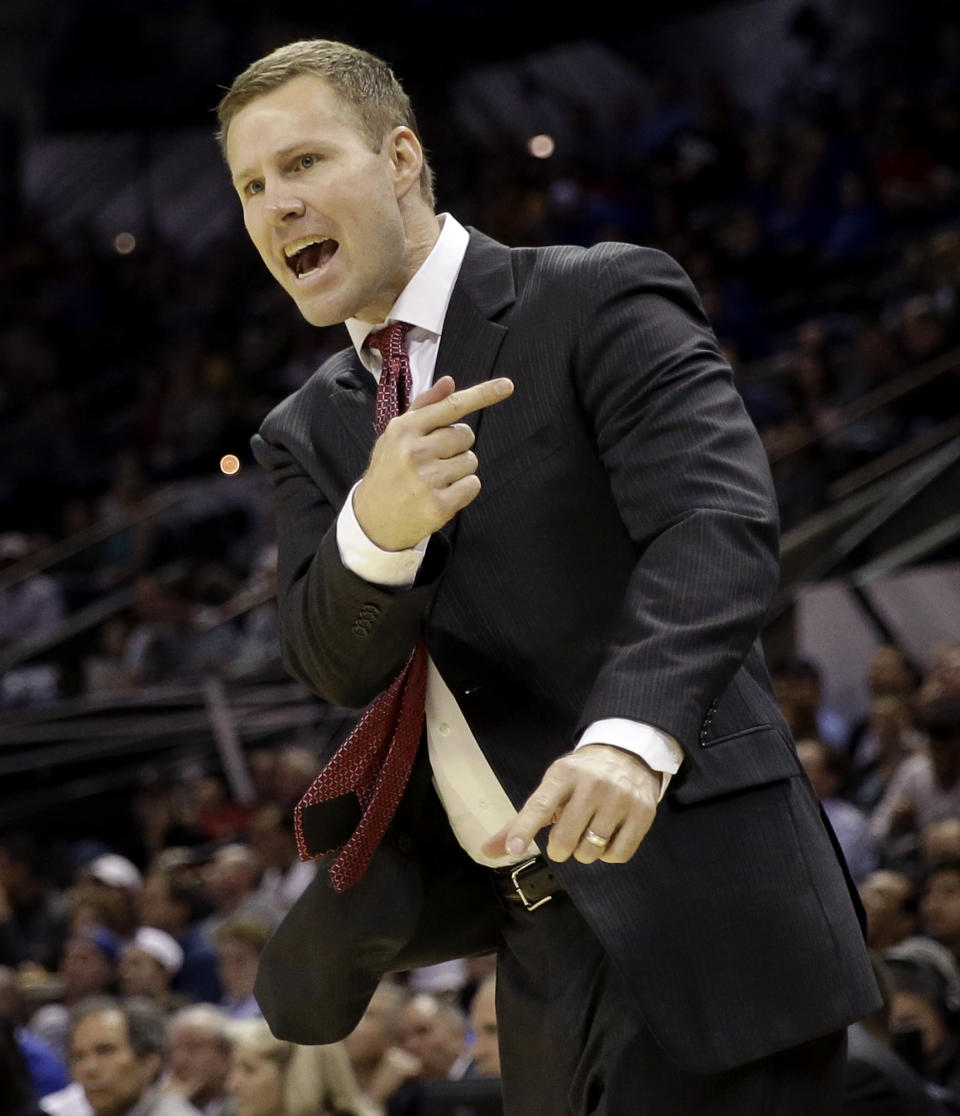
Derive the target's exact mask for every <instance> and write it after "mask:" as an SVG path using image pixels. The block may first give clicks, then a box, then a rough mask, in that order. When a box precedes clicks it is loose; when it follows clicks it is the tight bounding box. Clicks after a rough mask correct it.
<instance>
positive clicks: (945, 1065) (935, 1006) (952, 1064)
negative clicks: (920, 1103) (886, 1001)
mask: <svg viewBox="0 0 960 1116" xmlns="http://www.w3.org/2000/svg"><path fill="white" fill-rule="evenodd" d="M883 960H884V963H885V964H886V966H887V969H888V971H889V973H890V983H891V986H892V992H891V997H890V1027H891V1030H892V1032H893V1034H894V1036H895V1038H896V1036H897V1035H899V1036H900V1040H899V1041H900V1042H901V1043H902V1044H903V1045H904V1047H907V1045H908V1044H907V1041H906V1039H905V1036H906V1035H908V1034H909V1033H911V1032H913V1033H914V1034H916V1033H917V1032H919V1037H920V1043H921V1048H922V1056H921V1061H920V1065H919V1067H918V1068H919V1070H920V1073H921V1074H922V1075H923V1077H924V1078H926V1080H927V1081H930V1082H932V1083H933V1084H935V1085H939V1086H942V1087H943V1088H944V1089H946V1090H948V1092H949V1093H950V1094H951V1095H952V1097H953V1098H954V1100H957V1101H960V1030H958V1018H960V974H958V971H957V966H956V962H955V960H954V958H953V957H952V956H951V954H950V953H949V952H948V951H947V950H946V949H944V948H943V947H942V946H938V945H937V943H936V942H930V941H928V940H927V939H925V938H911V939H909V940H908V941H906V942H901V943H900V944H899V945H897V946H893V947H892V948H890V949H888V950H885V951H884V953H883Z"/></svg>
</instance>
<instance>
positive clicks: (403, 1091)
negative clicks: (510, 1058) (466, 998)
mask: <svg viewBox="0 0 960 1116" xmlns="http://www.w3.org/2000/svg"><path fill="white" fill-rule="evenodd" d="M466 1036H467V1020H466V1016H465V1015H464V1013H463V1012H462V1011H461V1010H460V1008H459V1007H457V1005H456V1004H454V1003H451V1002H450V1001H449V1000H444V999H441V998H440V997H438V996H430V995H428V994H426V993H420V994H419V995H416V996H414V997H413V998H412V999H411V1000H410V1001H409V1002H408V1003H407V1004H406V1005H405V1006H404V1008H403V1010H402V1011H401V1012H400V1015H399V1016H398V1018H397V1038H398V1040H399V1043H400V1046H401V1047H402V1048H403V1049H404V1050H405V1051H406V1052H407V1053H408V1054H410V1055H412V1056H413V1058H415V1059H416V1062H417V1065H418V1070H417V1074H416V1076H415V1077H414V1076H412V1077H410V1078H408V1080H407V1081H405V1082H404V1083H403V1085H401V1086H400V1088H399V1089H398V1090H397V1091H396V1093H394V1095H393V1097H392V1098H391V1100H390V1102H389V1104H388V1105H387V1113H388V1114H389V1116H419V1113H420V1109H421V1105H422V1098H423V1082H424V1081H459V1080H461V1079H462V1078H464V1077H466V1076H476V1070H475V1069H474V1067H473V1064H472V1061H471V1057H470V1053H469V1051H468V1050H467V1047H466Z"/></svg>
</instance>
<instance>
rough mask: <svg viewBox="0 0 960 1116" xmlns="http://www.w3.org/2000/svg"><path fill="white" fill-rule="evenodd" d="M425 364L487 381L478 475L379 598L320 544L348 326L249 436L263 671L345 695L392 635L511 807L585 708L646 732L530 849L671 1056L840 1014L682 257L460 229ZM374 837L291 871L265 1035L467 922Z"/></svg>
mask: <svg viewBox="0 0 960 1116" xmlns="http://www.w3.org/2000/svg"><path fill="white" fill-rule="evenodd" d="M444 373H448V374H450V375H452V376H453V377H454V379H455V380H456V382H457V385H458V386H461V387H463V386H467V385H468V384H472V383H476V382H478V381H480V380H484V379H487V378H490V377H491V376H494V375H502V376H509V377H510V378H511V379H513V380H514V382H515V384H516V391H515V394H514V396H513V397H512V398H511V399H510V400H508V401H507V402H505V403H502V404H500V405H498V406H497V407H494V408H492V409H490V410H489V411H487V412H483V413H481V414H479V415H476V416H473V418H472V419H471V420H470V421H471V422H472V424H473V425H474V427H475V429H476V432H477V440H476V445H475V449H476V453H477V455H478V458H479V460H480V476H481V479H482V482H483V489H482V492H481V494H480V495H479V497H478V498H477V500H476V501H475V502H474V503H473V504H471V505H470V507H469V508H467V509H466V510H465V511H464V512H462V513H461V514H460V515H459V516H458V517H457V519H456V520H455V521H454V522H453V523H452V524H450V525H448V527H447V528H446V529H445V530H444V531H443V532H441V533H439V534H438V535H437V536H435V537H434V538H433V539H432V540H431V543H430V546H429V548H428V551H427V555H426V558H425V561H424V564H423V567H422V569H421V572H420V576H419V578H418V580H417V583H416V584H415V586H414V587H413V588H412V589H410V590H406V591H393V590H390V589H384V588H382V587H378V586H375V585H371V584H369V583H367V582H365V581H363V580H361V579H360V578H358V577H356V576H355V575H353V574H351V573H350V572H348V571H347V570H345V569H344V568H343V566H342V564H341V562H340V560H339V556H338V552H337V547H336V539H335V521H336V516H337V513H338V511H339V509H340V507H341V505H342V503H343V500H344V498H345V497H346V495H347V492H348V490H349V488H350V487H351V485H352V484H353V483H354V482H355V481H356V479H357V478H358V477H359V476H360V474H361V473H362V471H363V469H364V468H365V465H366V462H367V459H368V456H369V453H370V450H371V447H372V444H373V437H374V435H373V420H372V414H373V400H374V386H373V381H372V378H371V377H370V376H369V375H368V374H367V373H366V372H365V371H364V370H363V369H362V367H361V366H360V365H359V363H358V361H357V360H356V357H355V354H354V353H353V352H352V350H348V351H345V352H343V353H340V354H338V355H337V356H335V357H333V358H331V359H330V360H329V361H327V363H326V364H325V365H324V366H323V367H322V368H321V369H320V370H319V371H318V372H317V373H316V375H315V376H314V377H313V378H312V379H311V380H310V381H309V382H308V383H307V384H306V385H305V386H304V387H303V388H302V389H301V390H300V391H298V392H297V393H296V394H295V395H293V396H292V397H290V398H289V399H287V400H286V401H285V402H284V403H282V404H281V405H280V406H279V407H278V408H276V410H274V411H273V412H272V413H271V414H270V415H269V416H268V418H267V419H266V421H265V422H264V424H263V427H262V429H261V432H260V435H259V436H258V437H257V438H255V439H254V449H255V452H256V455H257V457H258V459H259V460H260V461H261V463H262V464H263V465H265V466H266V467H267V468H268V469H270V470H271V472H272V474H273V478H274V480H275V482H276V495H277V506H278V527H279V533H280V571H279V577H280V587H279V592H280V601H281V610H282V637H281V639H282V646H283V651H284V655H285V661H286V663H287V666H288V668H289V669H290V671H291V672H292V673H293V674H294V675H296V676H297V677H298V678H301V679H302V680H303V681H304V682H306V683H307V684H308V685H309V686H310V687H312V688H313V689H314V690H315V691H316V692H317V693H319V694H321V695H322V696H323V697H325V698H327V699H328V700H330V701H333V702H335V703H337V704H341V705H346V706H351V707H358V708H359V707H362V706H364V705H366V704H367V703H369V702H370V701H371V700H372V699H373V698H374V696H375V695H376V694H377V692H378V691H379V690H380V689H381V688H382V687H383V686H384V685H386V683H387V682H388V681H389V680H390V679H391V678H392V677H393V676H394V675H395V673H396V672H397V671H398V670H399V668H400V666H401V665H402V663H403V661H404V660H405V659H406V657H407V655H408V653H409V651H410V648H411V647H412V645H413V643H414V641H415V640H416V638H417V636H418V634H419V632H420V631H421V630H423V631H424V632H425V635H426V638H427V641H428V644H429V647H430V650H431V654H432V655H433V657H434V660H435V661H436V663H437V666H438V667H439V669H440V671H441V673H442V674H443V675H444V677H445V679H446V680H447V682H448V684H449V685H450V686H451V689H452V690H453V692H454V693H455V695H456V696H457V698H458V700H459V701H460V703H461V706H462V708H463V710H464V713H465V715H466V717H467V720H468V721H469V723H470V724H471V727H472V728H473V730H474V732H475V734H476V736H477V739H478V741H479V743H480V745H481V747H482V749H483V751H484V754H485V755H486V757H487V759H488V761H489V762H490V764H491V765H492V767H493V769H494V771H495V772H496V774H497V775H498V777H499V778H500V780H501V782H502V783H503V785H504V787H505V788H506V790H507V792H508V793H509V795H510V797H511V798H512V800H513V801H514V803H516V804H518V805H519V804H520V803H521V802H523V801H524V799H525V798H526V796H527V795H528V794H529V793H530V791H531V790H532V789H533V787H534V786H535V785H536V783H537V782H538V781H539V779H540V777H541V776H542V774H543V771H544V770H545V768H546V767H547V765H548V764H549V763H550V761H551V760H553V759H554V758H555V757H556V756H558V755H560V754H561V753H562V752H564V751H566V750H568V749H569V748H570V746H571V743H572V741H573V740H574V739H575V736H576V733H577V731H578V729H579V728H581V727H583V726H584V725H586V724H588V723H590V722H591V721H594V720H596V719H599V718H603V717H627V718H632V719H634V720H637V721H642V722H645V723H648V724H652V725H656V726H658V727H660V728H662V729H664V730H665V731H667V732H668V733H670V734H672V735H673V736H674V737H675V738H676V739H677V740H678V741H679V742H680V744H681V746H682V747H683V750H684V753H685V757H686V758H685V761H684V764H683V767H682V770H681V772H680V774H679V775H678V776H677V777H676V778H675V779H674V781H673V783H672V785H671V788H670V790H669V792H668V794H667V796H666V798H665V799H664V801H663V803H662V804H661V806H660V808H659V810H658V814H657V818H656V821H655V822H654V825H653V827H652V829H651V831H650V833H649V835H648V836H647V838H646V840H645V841H644V843H643V845H642V846H641V849H640V851H639V852H638V853H637V855H636V856H635V857H634V858H633V859H632V860H631V861H630V862H629V863H628V864H625V865H603V864H594V865H591V866H583V865H580V864H577V863H576V862H572V861H571V862H568V863H566V864H561V865H558V866H557V872H558V874H559V875H560V876H561V878H562V879H563V881H564V883H565V884H566V886H567V888H568V890H569V892H570V893H571V896H572V897H573V899H574V901H575V903H576V904H577V906H578V908H579V910H580V911H581V913H582V914H583V915H584V916H585V918H586V919H587V920H588V922H589V923H590V924H591V925H592V926H593V928H594V930H595V932H596V933H597V935H598V936H599V938H600V939H601V941H602V942H603V943H604V944H605V946H606V948H607V949H608V951H609V952H610V954H611V955H612V957H613V958H614V959H615V961H616V963H617V964H618V965H619V967H620V968H621V970H622V972H623V975H624V978H625V980H626V981H627V982H628V984H629V986H630V987H631V989H632V990H633V992H634V995H635V997H636V1000H637V1003H638V1006H639V1009H640V1011H641V1012H642V1014H643V1016H644V1018H645V1019H646V1020H647V1021H648V1023H649V1025H650V1026H651V1028H652V1029H653V1031H654V1033H655V1034H656V1036H657V1037H658V1039H659V1040H660V1042H661V1043H662V1045H663V1046H664V1047H665V1048H666V1049H668V1050H669V1051H670V1052H671V1053H672V1054H673V1055H674V1056H675V1057H677V1058H678V1059H679V1060H680V1061H681V1062H684V1063H686V1064H687V1065H689V1066H692V1067H694V1068H698V1069H700V1070H710V1071H713V1070H718V1069H721V1068H724V1067H727V1066H731V1065H735V1064H739V1063H742V1062H745V1061H748V1060H751V1059H753V1058H756V1057H759V1056H761V1055H763V1054H765V1053H768V1052H770V1051H773V1050H777V1049H780V1048H783V1047H787V1046H790V1045H794V1044H796V1043H798V1042H801V1041H803V1040H805V1039H808V1038H811V1037H814V1036H816V1035H821V1034H825V1033H827V1032H829V1031H831V1030H835V1029H837V1028H839V1027H841V1026H843V1025H844V1024H846V1023H848V1022H850V1021H851V1020H853V1019H855V1018H857V1017H858V1016H860V1015H861V1014H863V1013H864V1012H865V1011H867V1010H869V1009H871V1008H872V1007H873V1006H874V1003H875V996H876V993H875V987H874V984H873V979H872V976H871V973H870V969H869V966H868V963H867V959H866V955H865V951H864V947H863V942H862V936H861V932H860V929H859V926H858V923H857V918H856V914H855V912H854V906H853V903H852V902H851V898H850V889H849V887H848V881H847V879H846V878H845V875H844V873H843V871H842V869H841V867H840V865H839V863H838V860H837V856H836V854H835V852H834V846H833V844H832V843H831V840H830V838H829V836H828V834H827V832H826V830H825V829H824V828H823V825H822V824H821V821H820V816H819V811H818V808H817V806H816V803H815V800H814V798H813V796H812V793H811V792H810V790H809V787H808V785H807V784H806V781H805V779H804V778H803V776H802V774H801V771H800V768H799V765H798V762H797V759H796V755H795V752H794V749H793V746H792V744H791V742H790V740H789V734H788V731H787V728H786V726H785V724H784V723H783V721H782V718H781V717H780V714H779V711H778V709H777V707H776V704H775V702H774V700H773V698H772V695H771V690H770V686H769V680H768V678H767V675H766V671H765V668H764V666H763V663H762V658H761V654H760V651H759V648H758V644H757V642H756V640H757V634H758V632H759V629H760V625H761V622H762V619H763V616H764V612H765V610H766V607H767V604H768V602H769V599H770V596H771V594H772V592H773V590H774V588H775V585H776V582H777V576H778V571H777V558H776V551H777V524H776V513H775V503H774V499H773V495H772V490H771V484H770V478H769V472H768V469H767V464H766V460H765V457H764V454H763V451H762V448H761V446H760V443H759V440H758V438H757V436H756V432H755V431H754V429H753V427H752V425H751V424H750V422H749V420H748V418H747V416H746V415H745V413H744V410H743V407H742V404H741V401H740V399H739V396H738V395H737V393H736V391H735V390H734V388H733V386H732V382H731V375H730V371H729V368H728V367H727V365H726V363H725V361H724V360H723V358H722V356H721V355H720V354H719V352H718V348H717V343H716V340H715V338H714V336H713V334H712V332H711V330H710V328H709V326H708V324H707V322H706V320H705V318H704V315H703V311H702V308H701V306H700V304H699V301H698V299H697V296H696V294H695V292H694V290H693V288H692V286H691V284H690V282H689V280H688V279H687V278H686V276H685V275H684V274H683V272H682V271H681V270H680V268H678V267H677V265H676V264H675V263H673V262H672V261H671V260H670V259H669V258H668V257H666V256H664V255H662V254H661V253H658V252H654V251H650V250H645V249H641V248H635V247H628V246H625V245H616V244H604V245H600V246H598V247H596V248H592V249H590V250H583V249H579V248H569V247H568V248H547V249H519V250H509V249H507V248H505V247H503V246H502V245H499V244H496V243H495V242H493V241H491V240H489V239H487V238H486V237H483V236H481V235H480V234H477V233H476V232H474V233H472V234H471V240H470V246H469V249H468V251H467V256H466V258H465V261H464V264H463V268H462V270H461V273H460V277H459V279H458V281H457V285H456V288H455V290H454V293H453V297H452V300H451V303H450V307H449V310H448V313H447V318H446V322H445V325H444V331H443V336H442V340H441V344H440V349H439V354H438V359H437V375H441V374H444ZM415 782H416V781H415ZM411 793H414V792H411ZM422 817H423V811H422V810H421V811H419V812H418V819H419V820H420V821H421V825H422ZM326 824H327V821H325V820H324V819H322V818H321V819H320V820H319V822H318V827H319V828H320V829H323V827H324V825H326ZM329 824H330V826H332V827H333V828H335V827H336V825H337V824H338V819H337V818H336V817H335V816H334V814H331V815H330V818H329ZM401 828H402V826H401ZM331 831H332V830H331ZM393 837H394V838H396V839H394V840H391V842H388V843H387V845H386V846H385V848H384V849H383V851H382V853H381V854H378V859H377V860H376V861H375V863H374V865H373V867H372V869H371V871H370V873H368V876H367V877H366V879H365V880H364V881H363V882H362V883H361V884H359V885H357V887H355V888H354V889H352V890H351V891H348V892H346V893H345V894H344V895H343V896H341V897H335V896H334V895H333V893H332V891H331V890H330V889H329V887H328V886H327V885H326V882H325V880H324V879H323V878H320V879H319V880H318V882H317V883H316V884H315V886H314V887H313V888H311V889H310V890H309V891H308V893H307V895H306V896H305V899H304V900H303V902H302V904H301V906H300V908H299V909H295V911H294V912H293V913H292V915H291V916H290V918H289V919H288V921H287V923H286V924H285V925H284V927H283V928H282V929H281V931H280V932H279V933H278V935H277V936H276V938H275V939H274V942H273V943H272V944H271V946H269V947H268V950H267V953H266V955H265V958H264V961H263V962H262V965H261V975H260V980H259V983H258V996H259V998H260V1000H261V1004H262V1006H263V1007H264V1010H265V1013H266V1014H267V1017H268V1019H269V1020H270V1021H271V1024H272V1025H273V1026H274V1028H275V1030H277V1031H278V1032H279V1033H282V1034H284V1035H285V1036H286V1037H289V1038H292V1039H294V1040H295V1041H299V1042H325V1041H331V1040H332V1039H334V1038H337V1037H340V1035H342V1034H343V1033H346V1032H347V1031H349V1029H350V1028H351V1027H352V1025H353V1023H354V1022H355V1020H356V1018H357V1017H358V1016H359V1014H360V1012H361V1011H362V1010H363V1005H364V1003H365V1001H366V998H367V996H369V993H370V990H371V987H372V983H373V981H374V979H375V976H373V975H371V974H375V973H377V972H378V971H383V970H384V969H389V968H391V967H404V966H405V965H407V964H410V963H412V962H413V961H423V960H427V959H437V958H439V957H440V956H443V955H447V956H455V955H459V954H461V953H463V952H465V951H466V950H468V949H471V948H475V949H480V948H483V947H484V945H485V944H488V943H489V938H488V937H486V935H487V934H488V932H489V931H490V929H491V928H492V925H493V924H492V923H491V921H490V920H489V919H488V918H487V917H486V913H487V912H488V911H490V910H492V909H493V908H491V907H490V905H489V903H488V902H487V898H486V893H485V892H480V891H476V892H472V891H470V884H469V882H468V881H469V878H470V869H469V868H467V869H464V873H463V875H462V876H458V877H457V879H458V883H457V884H456V885H454V884H449V885H448V883H445V884H444V886H443V887H442V888H440V889H437V888H436V887H434V886H433V885H434V881H435V880H436V879H439V878H440V877H441V876H442V877H443V878H444V879H445V880H446V881H449V880H450V879H451V873H452V874H454V875H456V873H457V872H459V868H458V869H456V870H454V869H453V868H452V867H451V865H452V864H453V860H452V859H451V860H449V861H445V862H444V863H443V864H442V865H441V864H440V863H439V862H438V861H437V858H436V856H435V854H434V853H431V852H430V851H429V850H431V849H436V842H433V843H428V844H419V843H417V841H416V839H415V834H414V836H413V837H412V838H411V837H408V836H407V835H406V834H405V833H403V832H401V833H400V834H399V837H397V834H394V835H393ZM476 882H478V881H477V880H474V883H476ZM460 883H462V884H463V887H462V889H461V888H460V886H459V884H460ZM424 889H425V891H424ZM438 892H439V894H438ZM424 894H426V895H427V896H428V899H427V900H424ZM467 896H470V897H471V898H470V899H469V900H468V899H467V898H466V897H467ZM452 897H457V898H456V899H454V898H452ZM447 900H449V901H450V909H449V910H447V909H445V908H444V904H445V903H446V902H447ZM424 902H426V906H427V909H428V912H429V913H428V914H427V915H425V914H424V913H423V904H424ZM434 904H436V906H434ZM473 904H475V905H473ZM438 910H442V911H443V913H442V914H438V913H437V911H438ZM474 938H475V939H476V940H473V939H474ZM561 947H562V946H561V945H560V944H558V948H561Z"/></svg>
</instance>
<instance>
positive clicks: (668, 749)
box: [576, 717, 683, 802]
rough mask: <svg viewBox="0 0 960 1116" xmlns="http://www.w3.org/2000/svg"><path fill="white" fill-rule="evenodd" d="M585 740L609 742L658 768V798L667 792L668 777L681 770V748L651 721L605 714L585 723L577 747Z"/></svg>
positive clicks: (588, 741) (586, 742)
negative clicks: (651, 723) (603, 718)
mask: <svg viewBox="0 0 960 1116" xmlns="http://www.w3.org/2000/svg"><path fill="white" fill-rule="evenodd" d="M585 744H612V745H613V746H614V747H615V748H623V749H624V751H627V752H632V753H633V754H634V755H635V756H639V757H640V759H642V760H643V761H644V762H645V763H646V764H647V765H648V766H649V767H651V768H653V770H654V771H659V772H660V777H661V783H660V797H659V798H658V799H657V801H658V802H659V801H660V799H662V798H663V796H664V795H665V794H666V793H667V787H669V786H670V779H671V777H672V776H674V775H676V773H677V772H678V771H679V770H680V764H681V763H682V762H683V749H682V748H681V747H680V745H679V744H678V743H677V742H676V740H674V738H673V737H672V736H670V735H669V734H668V733H665V732H663V731H662V730H661V729H658V728H654V727H653V725H645V724H643V723H642V722H640V721H630V720H627V718H625V717H607V718H606V719H605V720H602V721H594V722H593V724H591V725H587V727H586V728H585V729H584V730H583V734H582V736H581V737H580V739H579V740H578V741H577V745H576V746H577V748H582V747H583V746H584V745H585Z"/></svg>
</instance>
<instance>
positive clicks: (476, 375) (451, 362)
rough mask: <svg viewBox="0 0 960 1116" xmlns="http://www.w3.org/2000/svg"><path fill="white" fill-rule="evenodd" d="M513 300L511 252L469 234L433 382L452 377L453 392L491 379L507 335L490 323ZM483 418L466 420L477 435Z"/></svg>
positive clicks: (479, 414) (503, 327) (498, 324)
mask: <svg viewBox="0 0 960 1116" xmlns="http://www.w3.org/2000/svg"><path fill="white" fill-rule="evenodd" d="M515 297H516V294H515V291H514V285H513V269H512V268H511V266H510V249H509V248H505V247H504V246H503V245H502V244H498V243H497V242H496V241H495V240H491V239H490V238H489V237H486V236H484V235H483V234H482V233H478V232H477V231H476V230H475V229H473V230H471V232H470V243H469V245H468V246H467V253H466V255H465V256H464V259H463V265H462V267H461V268H460V274H459V276H458V277H457V282H456V285H455V286H454V288H453V294H452V296H451V298H450V305H449V306H448V307H447V315H446V318H445V319H444V323H443V334H442V335H441V337H440V348H439V351H438V352H437V367H436V372H435V373H434V379H437V378H438V377H440V376H452V377H453V379H454V382H455V383H456V385H457V387H458V388H467V387H472V386H473V385H474V384H479V383H482V382H483V381H484V380H489V379H490V378H491V376H492V375H493V369H494V364H495V363H496V359H497V354H498V353H499V352H500V346H501V345H502V344H503V341H504V338H505V337H506V335H507V332H508V328H507V326H506V325H504V324H503V323H501V322H497V321H493V320H492V319H493V318H494V317H495V316H496V315H497V314H499V313H500V312H501V311H502V310H503V309H505V308H506V307H507V306H509V305H511V303H512V302H513V301H514V299H515ZM482 420H483V412H482V411H479V412H477V413H475V414H473V415H469V416H468V417H467V419H466V421H467V422H468V423H469V424H470V426H471V427H473V430H474V432H475V433H476V434H477V435H478V437H479V432H480V426H481V424H482Z"/></svg>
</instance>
